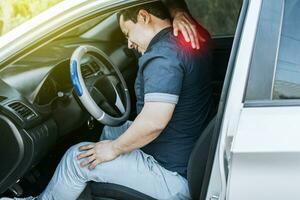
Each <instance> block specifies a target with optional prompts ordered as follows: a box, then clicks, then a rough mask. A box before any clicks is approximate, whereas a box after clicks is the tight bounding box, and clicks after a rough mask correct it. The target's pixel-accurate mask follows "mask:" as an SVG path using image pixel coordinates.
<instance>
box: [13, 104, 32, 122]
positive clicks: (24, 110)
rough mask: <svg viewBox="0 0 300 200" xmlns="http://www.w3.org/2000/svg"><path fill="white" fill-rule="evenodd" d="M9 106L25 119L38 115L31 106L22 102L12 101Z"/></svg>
mask: <svg viewBox="0 0 300 200" xmlns="http://www.w3.org/2000/svg"><path fill="white" fill-rule="evenodd" d="M8 106H9V107H10V108H11V109H13V110H14V111H15V112H16V113H17V114H18V115H19V116H20V117H21V118H23V119H25V120H31V119H33V118H35V117H36V114H35V113H34V112H33V111H32V110H31V109H30V108H28V107H27V106H26V105H25V104H22V103H20V102H14V103H11V104H9V105H8Z"/></svg>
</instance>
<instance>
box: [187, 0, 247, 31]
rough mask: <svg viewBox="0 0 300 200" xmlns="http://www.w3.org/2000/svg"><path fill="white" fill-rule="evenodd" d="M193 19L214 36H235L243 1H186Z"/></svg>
mask: <svg viewBox="0 0 300 200" xmlns="http://www.w3.org/2000/svg"><path fill="white" fill-rule="evenodd" d="M186 3H187V6H188V8H189V11H190V12H191V14H192V15H193V17H194V18H195V19H196V20H197V21H198V22H199V23H200V24H202V25H203V26H204V27H206V28H207V29H208V31H209V32H210V33H211V35H212V36H230V35H234V32H235V28H236V25H237V19H238V16H239V11H240V8H241V6H242V0H221V1H220V0H206V1H199V0H186Z"/></svg>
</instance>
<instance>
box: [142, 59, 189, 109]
mask: <svg viewBox="0 0 300 200" xmlns="http://www.w3.org/2000/svg"><path fill="white" fill-rule="evenodd" d="M183 77H184V70H183V68H182V66H181V64H180V63H179V61H178V60H177V59H175V58H174V57H171V56H170V57H167V56H156V57H153V58H151V59H150V60H148V62H147V64H146V65H145V66H144V69H143V78H144V95H145V96H144V100H145V102H166V103H173V104H177V102H178V99H179V95H180V92H181V88H182V82H183Z"/></svg>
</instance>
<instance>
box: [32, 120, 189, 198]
mask: <svg viewBox="0 0 300 200" xmlns="http://www.w3.org/2000/svg"><path fill="white" fill-rule="evenodd" d="M131 123H132V122H130V121H127V122H126V123H125V124H123V125H122V126H119V127H108V126H105V127H104V129H103V132H102V135H101V138H100V139H101V140H113V139H115V138H117V137H119V136H120V135H121V134H122V133H124V132H125V131H126V129H127V128H128V127H129V126H130V124H131ZM86 144H89V142H82V143H79V144H77V145H74V146H72V147H71V148H70V149H68V151H67V152H66V153H65V155H64V156H63V158H62V159H61V161H60V163H59V165H58V167H57V168H56V171H55V173H54V175H53V177H52V179H51V181H50V182H49V184H48V186H47V188H46V189H45V190H44V192H43V193H42V194H40V195H39V196H38V197H36V199H38V200H76V199H77V198H78V196H79V195H80V193H81V192H82V191H83V190H84V188H85V187H86V185H87V182H88V181H95V182H105V183H114V184H119V185H123V186H127V187H130V188H132V189H134V190H137V191H140V192H142V193H144V194H147V195H149V196H152V197H154V198H156V199H174V200H175V199H190V197H189V196H190V195H189V190H188V184H187V180H186V179H185V178H183V177H182V176H180V175H179V174H178V173H177V172H171V171H169V170H167V169H165V168H163V167H162V166H160V165H159V163H158V162H157V161H156V160H155V159H154V158H153V157H152V156H151V155H148V154H145V153H144V152H143V151H142V150H140V149H137V150H134V151H132V152H129V153H126V154H123V155H120V156H118V157H117V158H116V159H114V160H112V161H109V162H105V163H101V164H99V165H97V166H96V168H95V169H93V170H90V169H88V168H87V167H84V168H82V167H80V162H81V161H82V160H80V161H78V160H77V159H76V156H77V155H78V154H79V150H78V148H79V147H80V146H82V145H86ZM28 199H30V198H28Z"/></svg>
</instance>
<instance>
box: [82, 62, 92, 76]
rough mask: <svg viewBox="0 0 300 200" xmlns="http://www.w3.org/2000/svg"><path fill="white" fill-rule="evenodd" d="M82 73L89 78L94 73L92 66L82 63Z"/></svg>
mask: <svg viewBox="0 0 300 200" xmlns="http://www.w3.org/2000/svg"><path fill="white" fill-rule="evenodd" d="M81 74H82V77H83V78H87V77H89V76H91V75H92V74H94V72H93V70H92V69H91V68H90V66H89V65H82V66H81Z"/></svg>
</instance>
